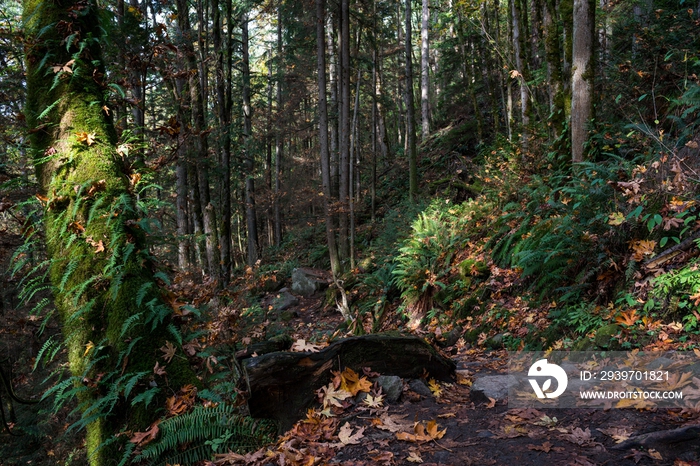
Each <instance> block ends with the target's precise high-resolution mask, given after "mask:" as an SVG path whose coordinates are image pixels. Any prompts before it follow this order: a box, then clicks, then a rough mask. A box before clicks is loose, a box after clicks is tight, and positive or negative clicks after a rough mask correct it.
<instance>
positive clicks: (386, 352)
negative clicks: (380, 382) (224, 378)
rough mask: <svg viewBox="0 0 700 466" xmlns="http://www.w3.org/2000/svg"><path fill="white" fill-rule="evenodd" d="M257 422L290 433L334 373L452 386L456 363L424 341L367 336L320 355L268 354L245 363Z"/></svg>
mask: <svg viewBox="0 0 700 466" xmlns="http://www.w3.org/2000/svg"><path fill="white" fill-rule="evenodd" d="M243 367H244V369H245V372H246V375H247V381H246V382H244V383H247V384H248V386H247V387H245V389H249V390H250V392H249V395H250V398H249V400H248V406H249V408H250V414H251V415H252V416H254V417H260V418H269V419H275V420H276V421H277V422H279V424H280V429H282V430H287V429H288V428H289V427H291V426H292V424H294V422H296V421H297V420H298V419H301V418H303V417H304V415H305V414H306V410H307V409H308V408H309V407H310V406H311V405H312V404H313V402H314V400H315V398H316V394H315V392H316V390H318V389H319V388H321V387H322V386H324V385H327V384H328V383H329V382H330V379H331V371H332V370H340V369H344V368H346V367H349V368H351V369H353V370H355V371H357V372H360V371H361V370H362V368H363V367H370V368H371V369H372V370H373V371H375V372H379V373H380V374H382V375H397V376H399V377H404V378H419V377H422V376H423V375H425V374H429V375H430V377H433V378H435V379H438V380H444V381H449V380H451V378H452V376H453V375H454V371H455V364H454V362H453V361H452V360H450V359H448V358H445V357H444V356H442V355H440V354H439V353H438V352H437V351H436V350H435V349H434V348H433V347H432V346H430V345H429V344H428V343H426V342H425V341H424V340H422V339H420V338H417V337H412V336H395V335H383V334H374V335H365V336H360V337H351V338H346V339H343V340H340V341H337V342H335V343H333V344H331V345H330V346H328V347H327V348H324V349H323V350H322V351H319V352H316V353H289V352H276V353H269V354H265V355H263V356H259V357H256V358H251V359H247V360H245V361H244V362H243Z"/></svg>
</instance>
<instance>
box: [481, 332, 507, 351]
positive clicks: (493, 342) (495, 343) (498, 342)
mask: <svg viewBox="0 0 700 466" xmlns="http://www.w3.org/2000/svg"><path fill="white" fill-rule="evenodd" d="M484 345H485V346H486V347H487V348H490V349H501V348H503V334H502V333H498V334H496V335H494V336H493V337H491V338H489V339H488V340H486V343H485V344H484Z"/></svg>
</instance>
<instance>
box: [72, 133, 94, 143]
mask: <svg viewBox="0 0 700 466" xmlns="http://www.w3.org/2000/svg"><path fill="white" fill-rule="evenodd" d="M75 136H76V138H77V140H78V142H84V143H85V144H87V145H88V146H91V145H93V144H95V141H96V139H97V134H95V133H86V132H85V131H79V132H77V133H75Z"/></svg>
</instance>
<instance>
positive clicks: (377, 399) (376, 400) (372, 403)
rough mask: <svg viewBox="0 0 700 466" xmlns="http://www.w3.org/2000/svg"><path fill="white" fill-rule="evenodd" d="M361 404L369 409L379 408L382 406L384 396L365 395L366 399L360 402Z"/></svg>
mask: <svg viewBox="0 0 700 466" xmlns="http://www.w3.org/2000/svg"><path fill="white" fill-rule="evenodd" d="M362 404H364V405H365V406H367V407H369V408H381V407H382V405H383V404H384V395H377V396H372V395H367V397H366V398H365V399H364V400H362Z"/></svg>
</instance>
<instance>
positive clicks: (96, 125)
mask: <svg viewBox="0 0 700 466" xmlns="http://www.w3.org/2000/svg"><path fill="white" fill-rule="evenodd" d="M75 11H80V14H79V15H75ZM24 18H25V32H26V37H27V43H26V54H27V61H26V63H27V92H28V98H27V107H26V109H25V114H26V116H27V124H28V128H29V129H30V139H31V145H32V150H33V153H34V154H35V163H36V169H37V178H38V180H39V184H40V189H41V191H42V193H43V194H44V195H45V196H46V206H45V212H44V220H45V228H46V243H47V253H48V256H49V259H50V261H51V266H50V270H49V276H50V280H51V283H52V285H53V287H54V298H55V304H56V308H57V310H58V313H59V315H60V318H61V322H62V330H63V335H64V339H65V345H66V348H67V350H68V363H69V367H70V371H71V373H72V374H73V376H74V377H75V381H76V383H75V385H74V388H75V390H76V392H78V398H79V402H80V406H81V407H82V409H83V411H85V416H84V418H83V419H82V421H79V422H84V423H85V424H86V428H87V436H86V448H87V453H88V458H89V463H90V464H91V465H92V466H102V465H107V464H113V462H114V460H115V458H119V457H120V456H121V452H120V449H121V448H123V446H124V444H125V443H126V440H127V438H126V437H124V436H122V437H119V438H116V441H114V442H113V443H109V444H107V443H106V442H107V441H108V440H113V439H114V438H115V437H114V436H115V434H116V433H117V432H119V430H120V429H122V428H128V429H131V430H132V431H137V430H144V429H145V428H146V427H147V426H148V425H149V424H150V423H151V422H153V421H154V420H155V419H156V418H157V417H158V415H159V410H157V409H154V406H156V407H160V406H161V403H163V402H164V401H165V396H166V395H168V394H170V393H171V392H173V391H177V390H178V389H179V388H180V387H181V386H182V385H184V384H187V383H193V384H195V385H199V382H198V380H197V379H196V377H195V376H194V374H193V372H192V371H191V370H190V368H189V366H188V364H187V360H186V358H185V357H184V356H182V355H178V356H176V357H175V358H173V359H172V360H171V362H170V363H167V364H166V363H164V361H163V360H161V359H157V358H158V355H159V354H161V352H160V351H159V348H160V347H161V346H163V345H164V344H165V343H166V341H167V340H170V341H175V338H174V336H173V335H171V334H170V333H169V331H168V324H169V318H170V316H171V315H172V309H171V308H170V307H169V306H168V305H166V304H164V302H163V300H162V299H161V292H160V291H159V289H158V285H157V284H156V282H155V279H154V276H153V270H154V265H153V262H152V260H151V257H150V256H149V253H148V248H147V245H146V244H145V242H144V235H143V233H142V231H141V230H140V228H139V227H138V217H137V215H138V214H137V210H136V205H135V201H134V197H133V192H132V188H133V186H132V184H133V180H135V177H129V175H131V173H129V172H125V171H124V170H125V167H124V166H123V164H122V163H121V159H120V158H119V157H118V156H117V155H116V144H117V137H116V132H115V129H114V126H113V124H112V121H111V119H110V117H109V115H108V114H107V112H106V111H105V110H104V109H105V108H107V107H106V102H105V101H104V95H105V89H106V88H107V83H106V82H105V81H104V76H105V74H104V67H103V65H102V64H101V50H100V47H99V37H100V32H101V28H100V25H99V15H98V9H97V6H96V4H95V3H94V2H83V1H77V0H73V1H71V0H65V1H63V2H61V3H60V4H59V3H58V2H53V1H39V0H27V1H25V2H24ZM57 22H65V23H68V24H70V25H71V28H70V30H66V29H61V28H58V27H55V25H56V23H57ZM74 32H75V33H78V36H77V37H79V38H80V40H79V41H78V42H77V43H72V44H71V43H70V41H69V43H68V45H66V43H65V40H66V39H67V38H68V36H70V35H71V34H73V33H74ZM46 56H50V57H51V60H45V59H44V58H45V57H46ZM70 60H75V61H74V62H73V63H72V64H71V65H70V67H71V70H72V72H70V73H68V72H65V71H63V72H60V73H58V74H57V73H53V72H52V70H51V66H52V64H53V63H62V64H66V63H68V62H69V61H70ZM55 78H56V83H54V79H55ZM95 102H96V103H97V105H94V103H95ZM130 180H131V183H130ZM127 319H128V322H130V323H131V324H133V325H130V324H126V323H127ZM125 324H126V325H125ZM156 362H159V363H163V364H164V366H163V367H165V368H166V371H167V377H165V376H162V375H159V374H157V373H154V372H153V368H154V366H155V364H156ZM139 373H141V375H138V374H139ZM131 377H137V378H136V379H134V380H136V381H138V383H136V384H135V385H134V386H133V390H131V393H130V394H129V396H128V398H125V396H124V385H125V383H126V381H128V380H130V378H131ZM149 380H150V381H152V382H153V384H152V385H153V386H152V387H150V388H149ZM148 390H150V391H151V393H153V394H154V396H155V398H154V399H153V400H152V401H151V404H150V406H149V407H148V408H147V407H146V406H144V404H143V403H137V404H135V405H133V406H132V401H133V399H134V396H135V395H137V394H140V393H143V392H144V391H148ZM88 409H94V411H91V412H87V411H86V410H88Z"/></svg>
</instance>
